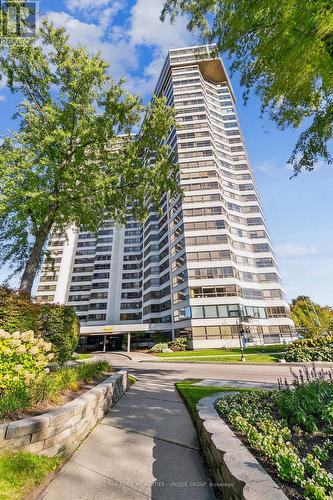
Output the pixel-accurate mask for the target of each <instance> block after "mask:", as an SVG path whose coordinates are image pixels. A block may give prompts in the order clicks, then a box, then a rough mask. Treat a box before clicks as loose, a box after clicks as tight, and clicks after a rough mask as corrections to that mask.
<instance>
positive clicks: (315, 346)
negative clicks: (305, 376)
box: [284, 335, 333, 363]
mask: <svg viewBox="0 0 333 500" xmlns="http://www.w3.org/2000/svg"><path fill="white" fill-rule="evenodd" d="M284 358H285V360H286V361H289V362H292V361H294V362H298V363H303V362H306V361H308V362H309V361H333V335H320V336H316V337H309V338H304V339H299V340H296V341H295V342H294V343H293V344H291V345H290V346H289V347H288V349H287V351H286V353H285V355H284Z"/></svg>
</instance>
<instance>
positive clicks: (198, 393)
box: [175, 380, 252, 414]
mask: <svg viewBox="0 0 333 500" xmlns="http://www.w3.org/2000/svg"><path fill="white" fill-rule="evenodd" d="M196 382H200V380H183V381H182V382H177V383H176V384H175V385H176V389H177V390H178V392H179V393H180V395H181V396H182V397H183V399H184V400H185V403H186V405H187V407H188V409H189V410H190V412H191V413H192V414H193V413H194V412H195V409H196V405H197V403H198V401H200V399H202V398H205V397H206V396H210V395H212V394H215V393H217V392H224V391H240V392H242V391H249V390H252V389H244V388H239V389H235V388H234V387H203V386H195V385H193V384H195V383H196Z"/></svg>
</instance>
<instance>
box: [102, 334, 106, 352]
mask: <svg viewBox="0 0 333 500" xmlns="http://www.w3.org/2000/svg"><path fill="white" fill-rule="evenodd" d="M105 351H106V335H104V340H103V352H105Z"/></svg>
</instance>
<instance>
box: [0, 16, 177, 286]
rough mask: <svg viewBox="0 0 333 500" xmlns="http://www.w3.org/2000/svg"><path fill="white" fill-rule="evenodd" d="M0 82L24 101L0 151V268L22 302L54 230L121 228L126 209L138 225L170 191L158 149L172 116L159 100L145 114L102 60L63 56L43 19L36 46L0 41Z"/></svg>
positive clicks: (169, 171) (69, 50)
mask: <svg viewBox="0 0 333 500" xmlns="http://www.w3.org/2000/svg"><path fill="white" fill-rule="evenodd" d="M0 73H1V75H3V76H4V77H6V78H7V80H6V82H7V86H8V87H9V88H10V89H11V90H12V91H13V92H18V93H19V94H20V95H21V96H23V101H22V102H20V103H19V105H18V108H17V113H16V115H15V117H16V118H18V119H19V122H20V123H19V127H18V131H17V132H13V133H12V134H11V135H10V136H7V137H4V138H3V140H2V141H0V186H1V187H0V249H1V261H2V262H9V263H10V264H11V265H13V266H15V270H16V272H19V271H22V270H24V272H23V276H22V280H21V287H20V289H21V291H25V292H26V293H28V294H30V293H31V286H32V282H33V278H34V277H35V274H36V272H37V270H38V267H39V266H40V263H41V260H42V256H43V254H44V253H45V243H46V241H47V237H48V235H49V233H50V230H51V228H52V226H56V227H57V228H58V229H59V230H60V231H61V232H65V231H66V230H67V229H68V227H70V226H75V227H78V228H80V229H85V230H89V231H95V230H97V228H98V227H99V226H100V225H101V224H102V223H103V221H105V220H106V219H110V220H114V221H116V222H124V219H125V215H126V214H127V213H128V210H129V208H128V207H131V209H130V211H131V212H132V214H133V215H134V217H135V218H143V217H145V216H146V215H147V207H148V205H147V199H150V200H151V201H152V202H153V204H154V205H155V206H156V207H158V206H159V203H160V199H161V197H162V195H163V194H164V193H165V192H167V191H170V193H171V194H173V193H175V192H176V191H178V185H177V182H176V175H177V170H178V167H177V166H176V165H175V163H174V162H173V159H172V158H171V156H170V148H169V146H168V145H166V144H165V141H164V140H165V139H166V137H167V135H168V133H169V131H170V128H171V127H172V126H174V111H173V109H172V108H170V107H168V106H167V105H166V102H165V99H163V98H155V99H154V100H153V102H152V103H151V104H149V105H147V106H144V105H143V104H142V102H141V99H140V98H139V97H138V96H135V95H131V94H130V93H128V92H126V90H125V89H124V86H123V81H120V82H114V81H113V79H112V77H111V75H110V72H109V65H108V64H107V63H106V62H105V61H103V60H102V59H101V57H100V55H98V54H97V55H94V56H90V55H89V54H88V52H87V50H86V49H84V48H83V47H80V48H73V47H71V46H70V45H69V43H68V35H67V34H66V32H65V30H64V29H63V28H55V27H54V25H53V24H50V23H48V22H47V21H46V20H45V19H44V20H43V21H42V22H41V23H40V28H39V30H38V36H37V37H31V38H25V39H23V38H15V40H10V42H8V40H6V39H2V40H1V41H0ZM143 114H145V121H144V124H143V125H142V127H141V130H140V133H139V134H135V132H136V130H137V129H138V128H139V126H140V123H141V120H142V117H143ZM120 136H121V138H120ZM152 157H154V162H150V160H151V158H152Z"/></svg>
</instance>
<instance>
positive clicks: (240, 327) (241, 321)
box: [238, 312, 252, 361]
mask: <svg viewBox="0 0 333 500" xmlns="http://www.w3.org/2000/svg"><path fill="white" fill-rule="evenodd" d="M251 318H252V317H251V316H243V314H242V312H241V316H240V319H239V321H238V337H239V345H240V350H241V361H245V349H246V337H245V335H244V333H245V327H244V323H249V321H250V320H251Z"/></svg>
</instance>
